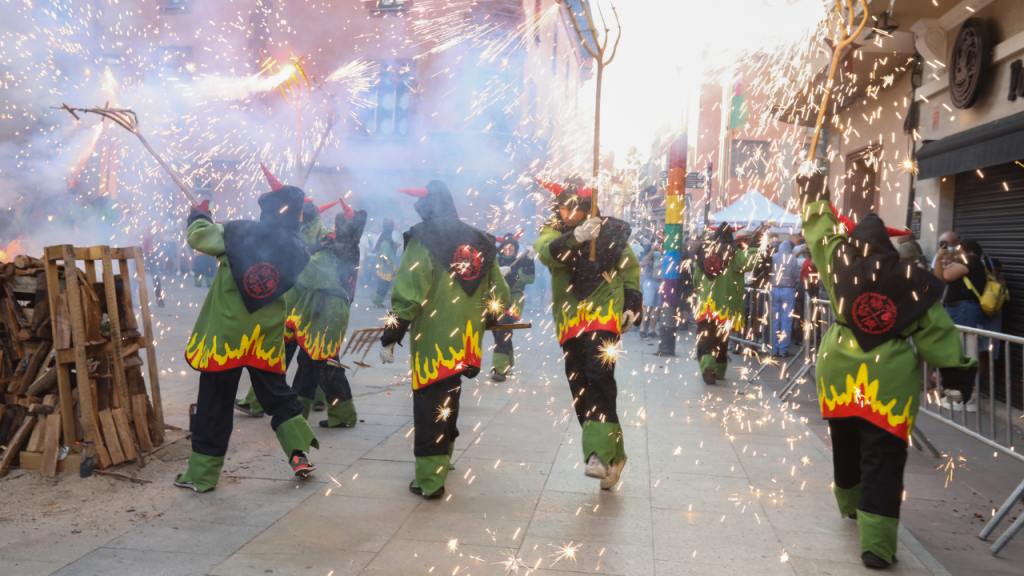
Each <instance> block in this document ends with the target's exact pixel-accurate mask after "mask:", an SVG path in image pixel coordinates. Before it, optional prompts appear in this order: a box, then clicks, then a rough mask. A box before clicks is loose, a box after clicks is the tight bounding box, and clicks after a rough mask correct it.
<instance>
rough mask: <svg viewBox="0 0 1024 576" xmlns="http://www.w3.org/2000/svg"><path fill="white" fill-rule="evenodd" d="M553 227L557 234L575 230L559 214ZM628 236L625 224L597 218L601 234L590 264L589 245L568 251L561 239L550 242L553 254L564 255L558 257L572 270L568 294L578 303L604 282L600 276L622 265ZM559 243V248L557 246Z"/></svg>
mask: <svg viewBox="0 0 1024 576" xmlns="http://www.w3.org/2000/svg"><path fill="white" fill-rule="evenodd" d="M554 219H555V222H554V224H555V227H556V228H558V230H560V231H564V232H570V231H572V230H573V229H574V228H575V227H570V226H569V225H567V224H566V223H565V222H564V221H563V220H562V217H561V216H559V215H557V214H556V215H555V217H554ZM631 233H632V230H631V229H630V226H629V224H627V223H625V222H623V221H622V220H619V219H617V218H611V217H607V218H606V217H601V233H600V234H599V235H598V237H597V241H596V242H597V249H596V253H595V257H594V261H593V262H591V261H590V242H584V243H583V244H582V245H580V246H579V247H577V248H570V247H569V245H568V243H566V242H564V241H562V240H556V241H555V242H552V244H555V247H554V248H553V252H552V254H554V253H556V252H557V253H559V254H562V255H563V256H564V255H565V254H566V253H568V256H565V257H564V258H563V256H559V259H561V260H562V261H563V262H564V263H565V264H566V265H567V266H569V268H570V269H571V270H572V276H571V278H572V295H573V296H574V297H575V298H576V299H577V300H579V301H583V300H585V299H586V298H587V297H589V296H590V295H591V294H593V293H594V290H597V288H598V287H599V286H600V285H601V283H602V282H604V281H605V279H604V277H603V276H602V274H603V273H606V272H607V273H609V274H611V273H612V271H614V270H615V269H616V268H617V267H618V266H619V265H620V264H621V263H622V252H623V250H625V249H626V246H627V245H628V244H629V235H630V234H631ZM558 244H563V246H558Z"/></svg>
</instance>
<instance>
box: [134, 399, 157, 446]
mask: <svg viewBox="0 0 1024 576" xmlns="http://www.w3.org/2000/svg"><path fill="white" fill-rule="evenodd" d="M132 411H133V412H134V414H135V434H136V436H138V438H139V446H140V447H141V448H142V451H143V452H149V451H150V450H152V449H153V442H152V441H151V440H150V439H149V398H147V397H146V395H145V394H136V395H135V396H132Z"/></svg>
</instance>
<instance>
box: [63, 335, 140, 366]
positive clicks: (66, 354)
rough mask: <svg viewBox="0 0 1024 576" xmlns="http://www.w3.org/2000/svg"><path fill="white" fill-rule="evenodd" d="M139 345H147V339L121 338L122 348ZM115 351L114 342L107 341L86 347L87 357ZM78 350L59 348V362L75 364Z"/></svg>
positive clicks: (104, 354)
mask: <svg viewBox="0 0 1024 576" xmlns="http://www.w3.org/2000/svg"><path fill="white" fill-rule="evenodd" d="M136 344H137V345H138V346H139V347H140V348H141V347H143V346H146V339H145V338H143V337H141V336H139V337H137V338H126V339H124V340H121V346H122V349H123V348H124V347H127V346H132V345H136ZM113 353H114V343H113V342H106V343H103V344H95V345H90V346H86V347H85V357H86V358H98V357H100V356H106V355H108V354H113ZM75 357H76V351H75V349H74V348H70V349H67V350H57V362H58V363H59V364H73V363H74V362H75Z"/></svg>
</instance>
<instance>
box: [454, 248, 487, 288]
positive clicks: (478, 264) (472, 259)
mask: <svg viewBox="0 0 1024 576" xmlns="http://www.w3.org/2000/svg"><path fill="white" fill-rule="evenodd" d="M483 266H484V255H483V254H482V253H481V252H480V251H479V250H477V249H476V248H473V247H472V246H470V245H469V244H463V245H462V246H459V247H458V249H456V250H455V256H454V257H453V258H452V267H453V268H454V269H455V272H456V273H457V274H458V275H459V277H460V278H462V279H463V280H476V279H477V278H478V277H479V276H480V273H481V272H482V271H483Z"/></svg>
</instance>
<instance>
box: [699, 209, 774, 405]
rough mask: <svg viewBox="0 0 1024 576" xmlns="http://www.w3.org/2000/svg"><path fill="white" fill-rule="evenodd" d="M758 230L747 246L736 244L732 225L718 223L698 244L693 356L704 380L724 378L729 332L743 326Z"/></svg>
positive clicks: (756, 259)
mask: <svg viewBox="0 0 1024 576" xmlns="http://www.w3.org/2000/svg"><path fill="white" fill-rule="evenodd" d="M759 244H760V229H759V230H758V231H757V232H755V233H754V235H753V238H752V239H751V241H750V245H749V246H748V247H747V248H742V247H739V248H738V247H737V244H736V243H735V240H734V238H733V231H732V227H731V226H729V224H728V223H725V224H722V225H721V226H719V227H718V230H715V232H714V233H713V234H712V235H711V236H710V237H708V238H707V239H705V240H704V242H703V243H701V245H700V248H699V249H698V250H697V258H696V263H695V266H694V267H693V286H694V292H695V294H696V305H695V307H694V308H695V309H696V312H695V313H694V316H695V320H696V321H697V357H698V362H699V364H700V373H701V376H702V377H703V378H704V383H705V384H708V385H714V384H716V383H717V381H718V380H721V379H724V378H725V371H726V369H727V368H728V367H729V364H728V358H727V357H726V354H727V352H728V344H729V332H730V331H733V330H735V331H737V332H742V331H743V329H744V328H745V327H746V315H745V314H744V313H743V305H744V300H745V299H744V282H743V281H744V276H743V275H744V274H746V273H747V272H753V271H754V269H755V268H757V266H758V263H759V262H760V261H761V258H760V256H759Z"/></svg>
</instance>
